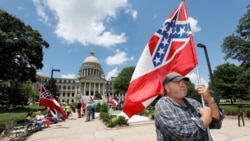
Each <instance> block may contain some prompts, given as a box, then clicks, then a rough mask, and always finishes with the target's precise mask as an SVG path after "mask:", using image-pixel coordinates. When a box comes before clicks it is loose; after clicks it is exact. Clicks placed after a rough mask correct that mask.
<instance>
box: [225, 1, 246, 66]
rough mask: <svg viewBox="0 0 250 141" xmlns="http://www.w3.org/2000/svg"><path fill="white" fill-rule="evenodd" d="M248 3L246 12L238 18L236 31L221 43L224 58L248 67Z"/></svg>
mask: <svg viewBox="0 0 250 141" xmlns="http://www.w3.org/2000/svg"><path fill="white" fill-rule="evenodd" d="M249 17H250V5H249V6H248V7H247V12H246V14H244V15H243V17H242V18H241V19H240V20H239V24H238V26H237V29H236V33H235V34H232V35H230V36H227V37H226V38H225V39H224V42H223V44H222V46H221V47H222V51H223V52H224V53H225V54H226V56H225V59H228V58H231V59H236V60H238V61H239V62H241V65H242V66H245V68H248V69H250V18H249Z"/></svg>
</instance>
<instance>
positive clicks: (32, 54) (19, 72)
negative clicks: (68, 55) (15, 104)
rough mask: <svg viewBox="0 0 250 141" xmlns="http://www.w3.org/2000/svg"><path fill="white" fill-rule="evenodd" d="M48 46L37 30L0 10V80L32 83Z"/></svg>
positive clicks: (41, 64) (41, 65)
mask: <svg viewBox="0 0 250 141" xmlns="http://www.w3.org/2000/svg"><path fill="white" fill-rule="evenodd" d="M43 47H45V48H48V47H49V44H48V43H47V42H46V41H45V40H44V39H42V37H41V35H40V33H39V32H38V31H37V30H33V29H32V28H31V27H30V26H28V25H25V24H24V23H23V22H22V21H21V20H19V19H18V18H16V17H14V16H12V15H9V14H8V13H7V12H5V11H3V10H1V9H0V54H1V55H0V68H2V69H0V80H1V81H9V80H17V81H19V82H24V81H29V80H31V81H32V82H34V81H35V80H36V79H35V76H36V71H37V70H39V69H41V68H42V67H43V63H42V61H43Z"/></svg>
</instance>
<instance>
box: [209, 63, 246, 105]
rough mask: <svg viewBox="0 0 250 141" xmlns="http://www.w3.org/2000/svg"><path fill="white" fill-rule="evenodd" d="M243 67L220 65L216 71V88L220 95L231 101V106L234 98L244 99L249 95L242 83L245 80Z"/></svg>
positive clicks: (227, 64)
mask: <svg viewBox="0 0 250 141" xmlns="http://www.w3.org/2000/svg"><path fill="white" fill-rule="evenodd" d="M242 72H243V67H240V66H236V65H234V64H229V63H225V64H222V65H219V66H217V67H216V68H215V70H214V73H213V74H214V78H215V86H216V88H217V90H218V95H219V96H220V97H222V98H225V99H230V100H231V104H233V102H234V100H233V99H234V98H243V97H245V96H246V94H247V87H246V85H245V84H244V83H242V82H241V81H242V79H243V78H244V75H245V74H244V73H242Z"/></svg>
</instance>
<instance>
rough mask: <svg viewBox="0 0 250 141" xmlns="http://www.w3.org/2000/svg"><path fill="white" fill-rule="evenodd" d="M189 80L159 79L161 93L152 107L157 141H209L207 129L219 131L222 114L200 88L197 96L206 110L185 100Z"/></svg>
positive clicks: (176, 76)
mask: <svg viewBox="0 0 250 141" xmlns="http://www.w3.org/2000/svg"><path fill="white" fill-rule="evenodd" d="M187 81H189V78H187V77H184V76H182V75H181V74H179V73H176V72H172V73H169V74H167V75H166V76H165V78H164V79H163V82H162V84H163V87H164V93H163V97H161V98H160V99H159V100H158V101H157V103H156V105H155V127H156V134H157V140H158V141H176V140H178V141H209V140H210V139H211V138H212V137H211V136H210V134H209V131H207V129H208V128H211V129H214V128H215V129H219V128H221V125H222V120H223V118H224V116H225V113H224V112H223V111H222V110H220V109H219V108H218V106H217V104H216V103H215V101H214V99H213V97H211V95H210V93H209V91H208V90H207V88H206V87H205V85H203V84H199V85H198V87H197V89H196V90H197V92H198V94H200V95H201V96H202V97H203V98H204V101H205V104H206V106H204V107H202V105H201V104H200V103H199V102H198V101H196V100H195V99H192V98H188V97H186V96H187V84H186V82H187Z"/></svg>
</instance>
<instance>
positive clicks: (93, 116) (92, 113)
mask: <svg viewBox="0 0 250 141" xmlns="http://www.w3.org/2000/svg"><path fill="white" fill-rule="evenodd" d="M91 106H92V108H91V115H92V119H95V108H96V104H95V101H93V102H92V105H91Z"/></svg>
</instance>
